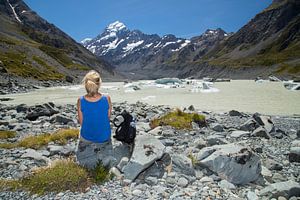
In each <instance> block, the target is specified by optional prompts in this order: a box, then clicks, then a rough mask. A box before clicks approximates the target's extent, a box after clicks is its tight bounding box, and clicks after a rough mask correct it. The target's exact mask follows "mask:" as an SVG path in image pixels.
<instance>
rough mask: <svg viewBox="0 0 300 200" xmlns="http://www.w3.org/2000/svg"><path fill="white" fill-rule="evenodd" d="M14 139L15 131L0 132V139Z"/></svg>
mask: <svg viewBox="0 0 300 200" xmlns="http://www.w3.org/2000/svg"><path fill="white" fill-rule="evenodd" d="M14 137H16V131H0V139H8V138H14Z"/></svg>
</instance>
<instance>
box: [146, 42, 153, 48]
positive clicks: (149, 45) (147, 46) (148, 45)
mask: <svg viewBox="0 0 300 200" xmlns="http://www.w3.org/2000/svg"><path fill="white" fill-rule="evenodd" d="M152 45H153V43H150V44H146V45H145V47H146V48H149V47H151V46H152Z"/></svg>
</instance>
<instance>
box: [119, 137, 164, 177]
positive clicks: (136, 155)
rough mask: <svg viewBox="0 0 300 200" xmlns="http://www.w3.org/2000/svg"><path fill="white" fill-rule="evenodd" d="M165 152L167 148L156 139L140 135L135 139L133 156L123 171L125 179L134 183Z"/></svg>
mask: <svg viewBox="0 0 300 200" xmlns="http://www.w3.org/2000/svg"><path fill="white" fill-rule="evenodd" d="M164 151H165V146H164V145H163V144H162V143H161V142H160V141H159V140H158V139H156V138H155V137H153V136H151V135H138V136H137V137H136V138H135V145H134V149H133V153H132V156H131V158H130V160H129V162H128V164H127V165H126V166H124V167H123V169H122V170H121V171H122V172H123V173H124V176H125V178H126V179H129V180H132V181H133V180H134V179H135V178H136V177H137V176H138V175H139V174H140V173H141V172H142V171H143V170H145V169H146V168H148V167H149V166H150V165H151V164H153V163H154V162H155V161H156V160H158V159H160V158H161V157H162V156H163V154H164Z"/></svg>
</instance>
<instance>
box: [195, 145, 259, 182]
mask: <svg viewBox="0 0 300 200" xmlns="http://www.w3.org/2000/svg"><path fill="white" fill-rule="evenodd" d="M197 160H198V162H199V163H200V164H201V165H203V166H205V167H208V168H209V169H210V170H212V171H213V172H215V173H217V174H218V175H219V176H220V177H221V178H223V179H226V180H228V181H229V182H231V183H233V184H241V185H242V184H247V183H249V182H251V181H255V180H257V179H258V177H259V176H260V172H261V162H260V158H259V157H258V156H257V155H256V154H255V153H254V152H252V151H251V150H250V148H249V147H243V146H240V145H238V144H234V143H232V144H225V145H215V146H212V147H205V148H203V149H201V150H200V152H199V153H198V154H197Z"/></svg>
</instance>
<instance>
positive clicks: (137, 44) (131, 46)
mask: <svg viewBox="0 0 300 200" xmlns="http://www.w3.org/2000/svg"><path fill="white" fill-rule="evenodd" d="M143 43H144V40H141V41H138V42H134V43H129V44H127V46H126V47H123V50H124V52H127V51H131V50H132V49H134V48H136V47H138V46H140V45H141V44H143Z"/></svg>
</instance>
